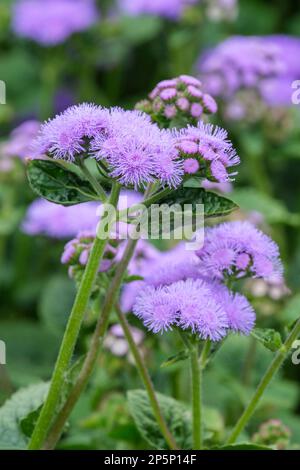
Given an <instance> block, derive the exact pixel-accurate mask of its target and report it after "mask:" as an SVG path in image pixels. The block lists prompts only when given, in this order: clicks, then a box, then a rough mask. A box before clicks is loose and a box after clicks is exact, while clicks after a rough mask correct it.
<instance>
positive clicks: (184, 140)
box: [173, 121, 240, 183]
mask: <svg viewBox="0 0 300 470" xmlns="http://www.w3.org/2000/svg"><path fill="white" fill-rule="evenodd" d="M173 134H174V137H175V138H176V142H177V143H176V146H177V148H178V150H179V152H180V156H181V158H183V159H184V161H185V162H190V161H191V160H195V161H196V162H198V166H195V171H192V166H191V165H189V167H188V168H187V167H186V166H184V168H185V171H186V172H187V173H198V174H199V175H201V176H204V177H205V178H207V179H208V180H212V181H215V182H218V183H226V182H228V181H230V180H231V176H233V175H236V172H235V173H231V174H228V170H227V169H228V168H231V167H232V166H236V165H238V164H239V163H240V159H239V157H238V155H237V154H236V151H235V149H234V148H233V146H232V143H231V142H230V140H229V139H228V133H227V131H226V130H225V129H222V128H220V127H218V126H213V125H212V124H204V122H203V121H201V122H199V123H198V125H197V127H193V126H187V127H186V128H184V129H181V130H180V131H177V130H175V131H173Z"/></svg>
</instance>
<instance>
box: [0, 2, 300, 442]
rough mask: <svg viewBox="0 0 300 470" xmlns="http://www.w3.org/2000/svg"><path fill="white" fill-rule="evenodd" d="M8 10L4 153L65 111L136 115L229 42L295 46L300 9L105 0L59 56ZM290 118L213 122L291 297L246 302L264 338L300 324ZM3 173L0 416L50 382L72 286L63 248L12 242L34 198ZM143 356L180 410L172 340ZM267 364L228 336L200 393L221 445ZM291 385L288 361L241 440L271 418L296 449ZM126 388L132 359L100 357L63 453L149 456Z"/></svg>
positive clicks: (298, 153)
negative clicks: (168, 81)
mask: <svg viewBox="0 0 300 470" xmlns="http://www.w3.org/2000/svg"><path fill="white" fill-rule="evenodd" d="M207 1H208V2H209V0H207ZM13 3H14V2H13V0H2V1H1V5H0V80H3V81H4V82H5V83H6V86H7V104H6V105H0V139H1V141H2V142H6V141H7V140H8V139H9V134H10V133H11V131H12V130H13V129H14V128H15V127H17V126H18V125H19V124H21V123H22V122H24V121H26V120H29V119H34V120H40V121H42V120H44V119H48V118H49V117H50V116H53V114H54V113H57V112H60V111H62V110H63V109H65V108H66V107H67V106H69V105H70V104H74V103H79V102H83V101H91V102H95V103H97V104H101V105H103V106H111V105H118V106H123V107H125V108H131V107H133V106H134V104H135V103H136V102H137V101H138V100H140V99H143V98H145V97H146V95H147V93H148V92H149V91H150V90H151V89H152V88H153V87H154V86H155V84H156V83H157V82H158V81H159V80H162V79H165V78H171V77H173V76H176V75H179V74H182V73H184V74H193V73H195V64H196V62H197V59H198V57H199V55H200V54H201V53H202V52H204V51H205V50H206V49H207V48H210V47H212V46H214V45H216V44H218V43H219V42H221V41H223V40H224V39H226V38H228V37H230V36H232V35H236V34H241V35H269V34H278V33H281V34H282V33H284V34H292V35H295V36H300V8H299V4H298V2H295V1H294V0H287V1H285V2H282V1H281V0H273V1H272V2H265V1H263V0H251V1H248V0H240V1H239V5H238V14H237V16H236V18H234V19H232V20H225V21H213V20H212V19H210V18H209V17H208V16H207V14H206V11H205V9H203V8H202V7H201V5H200V6H198V5H194V6H193V7H191V8H190V9H187V10H186V11H185V13H184V15H183V17H182V18H180V19H179V20H178V21H170V20H168V19H166V18H163V17H159V16H151V15H144V16H143V15H139V16H124V15H120V14H118V15H117V14H114V13H113V11H114V10H112V6H113V5H112V4H113V2H112V1H111V0H100V1H98V2H97V3H98V7H99V10H100V11H101V18H100V20H99V21H97V22H96V23H95V24H94V25H93V26H92V27H91V28H89V29H88V30H87V31H85V32H82V33H78V34H74V35H72V36H71V37H70V38H69V39H67V40H66V41H65V42H63V43H62V44H60V45H57V46H54V47H42V46H41V45H39V44H37V43H35V42H33V41H30V40H27V39H24V38H20V37H17V36H16V35H14V34H13V32H12V30H11V7H12V4H13ZM200 3H201V2H200ZM299 60H300V59H299V57H295V61H299ZM299 79H300V76H299ZM299 117H300V108H299V107H298V108H297V106H291V107H290V109H289V110H288V112H287V113H285V114H284V119H286V120H287V121H288V123H287V125H286V126H285V125H284V122H283V121H284V119H283V118H282V115H279V116H278V119H277V121H276V120H274V119H273V120H272V123H271V125H269V126H268V123H266V122H264V123H261V122H256V123H253V122H252V123H249V122H246V121H243V122H239V123H236V124H233V123H232V122H226V121H225V120H224V116H222V115H221V114H220V115H219V116H218V117H217V118H215V120H216V122H218V123H219V124H221V125H223V126H224V127H225V128H227V129H229V130H230V135H231V137H232V139H233V141H234V143H235V146H236V147H237V150H238V153H239V155H240V156H241V161H242V164H241V165H240V170H239V175H238V177H237V180H236V182H235V183H234V191H233V193H232V195H231V197H232V198H233V199H234V200H235V201H236V202H237V203H238V204H239V205H240V207H241V212H240V213H239V214H238V216H239V217H247V214H249V213H253V212H257V213H260V214H262V216H263V226H264V227H265V228H266V230H267V231H268V232H269V233H271V234H272V236H273V237H274V238H275V239H276V241H277V242H278V243H279V245H280V248H281V252H282V256H283V260H284V264H285V268H286V279H287V286H288V288H289V289H290V290H291V293H290V294H289V295H286V296H282V297H281V298H280V299H279V300H277V299H276V298H272V297H270V296H267V295H265V293H264V294H263V295H261V296H257V295H253V298H252V300H253V302H254V305H255V307H256V311H257V313H258V324H259V326H265V327H271V328H278V329H279V330H280V331H282V332H284V329H285V327H286V325H287V324H289V323H291V322H292V321H293V320H295V318H296V317H297V316H299V313H300V285H299V279H300V234H299V227H300V186H299V179H300V164H299V162H300V133H299ZM0 153H1V148H0ZM1 168H2V169H1V170H0V204H1V206H0V258H1V266H0V298H1V310H0V339H2V340H4V341H5V342H6V345H7V365H6V366H3V365H1V366H0V403H3V402H4V400H5V399H6V398H7V397H8V396H10V395H11V393H12V392H13V391H15V390H16V389H18V388H19V387H22V386H27V385H30V384H32V383H36V382H38V381H39V380H41V379H48V378H49V377H50V374H51V371H52V369H53V365H54V361H55V357H56V354H57V351H58V347H59V343H60V339H61V337H62V333H63V330H64V325H65V322H66V320H67V315H68V312H69V311H70V307H71V305H72V301H73V298H74V293H75V287H74V285H73V283H72V281H70V280H69V279H68V277H67V273H66V269H65V268H64V267H63V266H61V264H60V256H61V252H62V249H63V245H64V243H65V242H66V241H67V240H59V239H51V238H49V237H45V236H29V235H27V234H25V233H23V232H22V230H21V229H20V226H21V222H22V220H23V218H24V215H25V213H26V209H27V208H28V205H29V204H30V203H31V202H32V201H33V200H34V199H35V195H34V194H33V193H32V191H31V190H30V188H29V187H28V184H27V181H26V177H25V169H24V168H25V165H24V161H22V160H19V159H13V158H12V159H11V161H10V168H9V171H6V170H4V169H3V167H1ZM235 217H236V215H235ZM130 322H131V323H132V324H133V325H135V326H137V327H139V328H141V324H139V323H138V322H137V321H136V320H134V319H132V318H130ZM90 332H91V325H90V324H88V323H87V324H86V325H85V327H84V333H83V335H82V336H81V340H80V344H79V346H78V350H77V354H78V356H79V355H80V354H81V353H82V352H84V350H85V348H86V344H87V341H88V338H89V334H90ZM142 347H143V348H144V349H145V356H146V358H147V362H148V364H149V367H150V370H151V374H152V376H153V379H154V382H155V384H156V386H157V389H158V390H160V391H161V392H163V393H165V394H170V395H172V396H173V397H175V398H177V399H180V400H183V401H186V397H188V396H189V392H188V390H187V383H188V381H187V373H188V371H187V369H188V368H187V367H186V365H185V363H182V362H180V363H178V364H175V365H172V366H170V367H167V368H160V367H159V365H160V364H161V363H163V362H164V361H165V360H166V359H167V358H168V357H169V356H172V355H173V354H175V353H176V352H177V351H178V350H179V349H180V347H181V346H180V344H177V343H176V340H175V339H174V337H173V336H172V335H170V334H166V335H164V336H163V337H158V338H157V337H155V336H154V335H150V334H148V335H147V336H146V338H145V339H144V340H143V346H142ZM271 357H272V352H270V351H268V350H266V349H264V348H263V347H262V346H260V345H259V346H253V340H252V338H249V339H247V338H239V337H236V336H235V337H232V338H230V339H229V340H228V341H226V343H225V344H224V345H223V346H222V348H221V349H220V350H219V351H218V352H217V354H216V358H215V359H216V360H215V361H214V366H213V367H209V369H208V372H207V375H206V382H205V400H206V405H207V406H208V407H211V408H212V413H211V415H210V418H209V419H210V420H211V423H210V424H211V427H212V428H213V429H214V433H215V434H216V436H217V437H216V440H218V439H219V438H221V436H222V435H223V434H224V432H225V426H229V427H230V426H232V425H233V423H234V422H235V420H236V418H237V417H238V416H239V414H240V412H241V410H242V408H243V406H244V405H245V403H246V402H247V398H248V397H249V396H250V394H251V391H252V390H253V389H254V387H255V385H256V383H257V381H258V379H259V377H260V376H261V374H262V372H263V371H264V370H265V368H266V366H267V365H268V363H269V362H270V360H271ZM245 368H246V370H245ZM299 380H300V366H298V367H297V366H295V365H292V363H291V361H290V360H288V361H287V362H286V364H285V366H284V368H283V369H282V370H281V373H280V376H279V377H277V379H276V380H275V381H274V382H273V384H272V387H271V388H270V389H269V391H268V393H267V394H266V396H265V398H264V400H263V401H262V403H261V405H260V407H259V409H258V411H257V413H256V414H255V417H254V419H253V420H252V421H251V426H250V427H249V429H248V432H249V434H250V435H251V434H253V432H255V431H256V430H257V428H258V426H259V424H260V423H261V422H263V421H265V420H267V419H270V418H279V419H281V420H282V421H283V422H284V424H286V425H287V426H288V427H289V428H290V429H291V431H292V439H291V442H292V446H297V445H300V416H299V414H300V386H299ZM134 388H141V386H140V383H139V379H138V376H137V373H136V371H135V369H134V366H133V365H132V362H131V361H130V360H128V356H127V355H125V356H123V357H121V356H117V355H114V354H112V353H111V352H110V351H108V350H106V351H105V353H104V354H103V355H102V357H101V359H100V363H99V368H98V369H97V371H96V374H95V375H94V377H93V381H92V383H91V384H90V386H89V388H88V390H87V391H86V393H85V394H84V396H83V397H82V398H81V400H80V402H79V404H78V406H77V408H76V410H75V412H74V414H73V415H72V418H71V423H70V428H69V430H68V432H67V434H66V436H65V438H64V439H63V441H62V443H61V444H60V446H61V447H63V448H67V449H78V448H83V449H85V448H86V449H99V448H109V449H124V448H125V449H127V448H129V449H130V448H133V449H138V448H145V445H147V444H145V442H144V441H142V440H141V438H140V436H139V434H138V432H137V430H136V428H135V426H134V424H133V421H132V419H131V417H130V414H129V410H128V406H127V404H126V401H125V399H124V397H125V394H126V390H130V389H134Z"/></svg>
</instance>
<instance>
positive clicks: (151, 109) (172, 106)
mask: <svg viewBox="0 0 300 470" xmlns="http://www.w3.org/2000/svg"><path fill="white" fill-rule="evenodd" d="M136 108H137V109H139V110H141V111H144V112H146V113H147V114H150V115H151V117H152V119H153V120H154V121H158V122H164V121H166V122H168V121H170V120H173V119H186V120H188V121H189V122H191V118H192V121H194V123H197V122H198V121H199V119H200V118H201V117H202V116H203V114H213V113H215V112H216V111H217V104H216V102H215V100H214V99H213V97H212V96H211V95H209V94H207V93H204V92H203V90H202V83H201V82H200V81H199V80H198V79H197V78H194V77H191V76H189V75H180V76H179V77H177V78H173V79H170V80H163V81H161V82H159V83H158V84H157V85H156V87H155V88H154V89H153V90H152V91H151V93H150V94H149V96H148V99H147V100H143V101H140V102H139V103H137V105H136Z"/></svg>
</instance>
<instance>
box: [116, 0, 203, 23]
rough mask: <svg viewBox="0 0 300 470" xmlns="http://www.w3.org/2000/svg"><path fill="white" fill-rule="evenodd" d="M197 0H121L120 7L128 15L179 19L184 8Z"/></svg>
mask: <svg viewBox="0 0 300 470" xmlns="http://www.w3.org/2000/svg"><path fill="white" fill-rule="evenodd" d="M196 1H197V0H119V5H120V9H121V11H122V12H124V13H125V14H128V15H133V16H137V15H157V16H162V17H165V18H168V19H171V20H177V19H178V18H180V17H181V16H182V14H183V12H184V9H185V8H186V7H187V6H189V5H191V4H193V3H195V2H196Z"/></svg>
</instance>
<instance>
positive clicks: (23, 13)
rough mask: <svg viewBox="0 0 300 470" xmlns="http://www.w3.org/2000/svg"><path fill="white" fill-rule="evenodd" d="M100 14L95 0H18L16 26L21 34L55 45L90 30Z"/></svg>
mask: <svg viewBox="0 0 300 470" xmlns="http://www.w3.org/2000/svg"><path fill="white" fill-rule="evenodd" d="M98 17H99V13H98V12H97V9H96V5H95V2H94V0H43V1H40V0H18V1H17V2H16V4H15V5H14V7H13V19H12V28H13V30H14V32H15V33H16V34H17V35H18V36H21V37H26V38H29V39H32V40H33V41H36V42H38V43H39V44H41V45H43V46H54V45H56V44H60V43H62V42H64V41H65V40H66V39H67V38H68V37H69V36H71V35H72V34H73V33H76V32H79V31H84V30H86V29H88V28H89V27H90V26H91V25H92V24H94V23H95V22H96V21H97V19H98Z"/></svg>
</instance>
